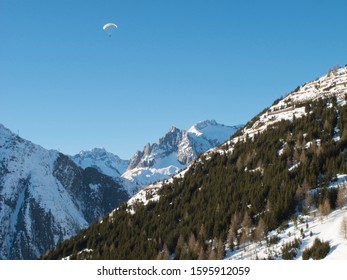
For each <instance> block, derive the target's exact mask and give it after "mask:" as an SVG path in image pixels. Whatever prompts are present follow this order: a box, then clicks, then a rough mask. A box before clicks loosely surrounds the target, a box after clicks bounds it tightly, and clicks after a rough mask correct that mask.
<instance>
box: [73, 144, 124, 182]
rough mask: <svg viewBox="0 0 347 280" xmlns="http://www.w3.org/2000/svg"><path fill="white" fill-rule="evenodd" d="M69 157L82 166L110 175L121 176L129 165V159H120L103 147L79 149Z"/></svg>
mask: <svg viewBox="0 0 347 280" xmlns="http://www.w3.org/2000/svg"><path fill="white" fill-rule="evenodd" d="M71 158H72V160H73V161H74V162H75V163H76V164H77V165H79V166H81V167H82V168H87V167H94V168H96V169H98V170H99V171H100V172H101V173H103V174H105V175H108V176H111V177H119V176H121V175H122V174H123V173H124V172H125V171H126V170H127V168H128V166H129V160H124V159H121V158H119V157H118V156H117V155H114V154H112V153H109V152H107V151H106V150H105V149H104V148H94V149H91V150H89V151H81V152H80V153H79V154H77V155H74V156H73V157H71Z"/></svg>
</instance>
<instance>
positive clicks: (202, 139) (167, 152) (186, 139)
mask: <svg viewBox="0 0 347 280" xmlns="http://www.w3.org/2000/svg"><path fill="white" fill-rule="evenodd" d="M241 127H242V126H241V125H239V126H226V125H222V124H219V123H217V122H216V121H214V120H207V121H203V122H199V123H198V124H196V125H194V126H192V127H191V128H190V129H188V130H182V129H178V128H176V127H171V128H170V130H169V131H168V132H167V133H166V134H165V135H164V136H163V137H162V138H160V139H159V140H158V142H157V143H154V144H149V143H148V144H147V145H146V146H145V147H144V149H143V151H137V152H136V153H135V154H134V155H133V157H132V158H131V160H130V163H129V167H128V170H127V171H126V172H125V173H124V174H123V175H122V177H123V178H126V179H128V180H129V181H134V182H135V183H137V184H138V185H140V186H145V185H147V184H151V183H153V182H155V181H158V180H164V179H167V178H169V177H171V176H172V175H174V174H176V173H177V172H178V171H179V170H181V169H183V168H185V167H186V166H187V165H189V164H190V163H191V162H192V161H193V160H195V159H196V158H197V156H198V155H199V154H201V153H203V152H205V151H207V150H209V149H211V148H214V147H216V146H218V145H220V144H222V143H224V142H225V141H226V140H228V139H229V138H230V137H231V136H232V135H233V134H234V133H235V132H236V131H237V130H238V129H239V128H241Z"/></svg>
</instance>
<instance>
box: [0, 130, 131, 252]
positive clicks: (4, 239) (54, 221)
mask: <svg viewBox="0 0 347 280" xmlns="http://www.w3.org/2000/svg"><path fill="white" fill-rule="evenodd" d="M127 198H128V193H127V192H126V191H125V190H124V188H123V186H121V185H120V184H118V183H116V182H115V181H114V180H113V179H112V178H111V177H109V176H106V175H104V174H101V173H100V172H98V171H97V170H96V169H94V168H86V169H82V168H80V167H78V166H77V165H76V164H75V163H74V162H73V161H72V160H71V159H70V158H69V157H68V156H65V155H63V154H61V153H59V152H58V151H54V150H46V149H44V148H42V147H41V146H38V145H35V144H33V143H31V142H30V141H27V140H24V139H22V138H21V137H19V136H17V135H15V134H13V133H12V132H11V131H10V130H8V129H7V128H5V127H4V126H3V125H0V210H1V211H0V223H1V227H0V259H33V258H37V257H38V256H40V255H42V254H43V253H44V252H45V251H46V250H47V249H49V248H51V247H53V246H54V245H55V244H56V243H57V242H61V241H62V240H64V239H66V238H69V237H71V236H72V235H74V234H76V233H77V232H78V231H79V230H81V229H82V228H85V227H87V226H88V225H89V224H90V223H92V222H94V221H96V220H97V219H99V218H100V217H102V216H104V215H105V214H106V213H108V212H109V211H111V210H112V209H114V208H115V207H117V206H118V205H119V203H120V202H123V201H124V200H126V199H127Z"/></svg>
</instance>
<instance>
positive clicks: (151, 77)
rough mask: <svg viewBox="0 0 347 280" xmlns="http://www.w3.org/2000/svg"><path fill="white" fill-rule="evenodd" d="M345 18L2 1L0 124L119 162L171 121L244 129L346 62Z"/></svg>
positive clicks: (299, 4) (307, 10)
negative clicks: (110, 26) (101, 151)
mask: <svg viewBox="0 0 347 280" xmlns="http://www.w3.org/2000/svg"><path fill="white" fill-rule="evenodd" d="M346 11H347V1H345V0H344V1H334V0H329V1H305V0H301V1H297V0H293V1H280V0H273V1H266V0H265V1H256V0H254V1H249V0H248V1H247V0H245V1H240V0H238V1H233V0H189V1H188V0H146V1H144V0H137V1H135V0H122V1H120V0H119V1H117V0H31V1H29V0H0V123H2V124H3V125H4V126H6V127H8V128H10V129H11V130H12V131H13V132H16V133H17V132H18V131H19V134H20V136H22V137H23V138H26V139H29V140H31V141H32V142H34V143H37V144H40V145H42V146H43V147H45V148H48V149H59V150H60V151H61V152H64V153H67V154H75V153H78V152H79V151H80V150H83V149H91V148H93V147H105V148H106V149H107V150H109V151H110V152H113V153H115V154H118V155H119V156H121V157H122V158H130V156H131V155H132V154H133V153H134V152H135V151H136V150H138V149H142V148H143V146H144V145H145V144H146V143H147V142H155V141H156V140H157V139H158V138H159V137H161V136H162V135H163V134H164V133H165V132H166V131H167V130H168V129H169V128H170V126H172V125H175V126H177V127H179V128H182V129H187V128H189V127H190V126H191V125H193V124H194V123H196V122H198V121H201V120H206V119H215V120H216V121H217V122H220V123H224V124H227V125H233V124H240V123H246V122H247V121H249V120H250V119H251V118H252V117H253V116H254V115H255V114H257V113H259V112H260V111H262V110H263V109H264V108H265V107H267V106H270V105H271V104H272V102H273V101H274V100H275V99H276V98H278V97H280V96H281V95H284V94H286V93H288V92H290V91H291V90H293V89H294V88H295V87H296V86H297V85H299V84H301V83H303V82H306V81H308V80H313V79H315V78H316V77H318V76H321V75H323V74H325V73H326V72H327V70H328V69H329V68H332V67H333V66H334V65H336V64H339V65H340V66H343V65H345V64H346V63H347V20H346ZM107 22H114V23H116V24H117V25H118V30H116V31H115V32H114V33H113V35H112V37H111V38H109V37H108V36H107V34H105V32H104V31H103V30H102V26H103V25H104V24H105V23H107Z"/></svg>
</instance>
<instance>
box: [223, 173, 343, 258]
mask: <svg viewBox="0 0 347 280" xmlns="http://www.w3.org/2000/svg"><path fill="white" fill-rule="evenodd" d="M338 177H340V178H342V180H341V181H340V184H339V187H343V188H344V189H345V193H346V191H347V176H346V175H338ZM331 186H332V187H336V184H335V183H332V184H331ZM344 217H346V218H347V205H345V206H343V207H341V208H338V209H336V210H334V211H332V212H331V213H330V214H328V215H326V216H323V217H320V216H319V214H318V211H317V209H313V210H312V211H311V213H310V215H309V216H301V215H299V216H298V217H297V225H296V226H295V224H294V222H293V221H290V222H289V223H288V228H286V229H284V230H281V229H277V230H274V231H272V232H270V233H269V234H268V238H269V239H270V238H271V237H275V236H276V237H278V238H279V241H278V242H277V243H276V244H272V245H269V244H267V243H266V240H265V239H263V240H262V241H261V242H258V243H250V244H248V245H246V246H245V247H244V248H241V249H239V250H235V251H228V252H227V254H226V259H230V260H242V259H248V260H249V259H269V258H270V259H282V253H281V249H282V247H283V245H284V244H286V243H288V242H291V241H293V240H294V238H297V239H299V240H300V241H301V245H300V248H299V250H298V252H297V256H296V258H295V259H297V260H301V259H302V252H303V251H304V250H305V249H306V248H310V247H311V246H312V245H313V242H314V240H315V239H316V238H319V239H320V240H322V241H327V242H329V245H330V247H331V249H330V252H329V253H328V255H327V256H326V257H325V258H324V259H326V260H347V239H346V238H344V236H343V235H342V234H341V230H340V229H341V223H342V220H343V218H344ZM301 230H302V232H303V233H304V235H302V233H301Z"/></svg>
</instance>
